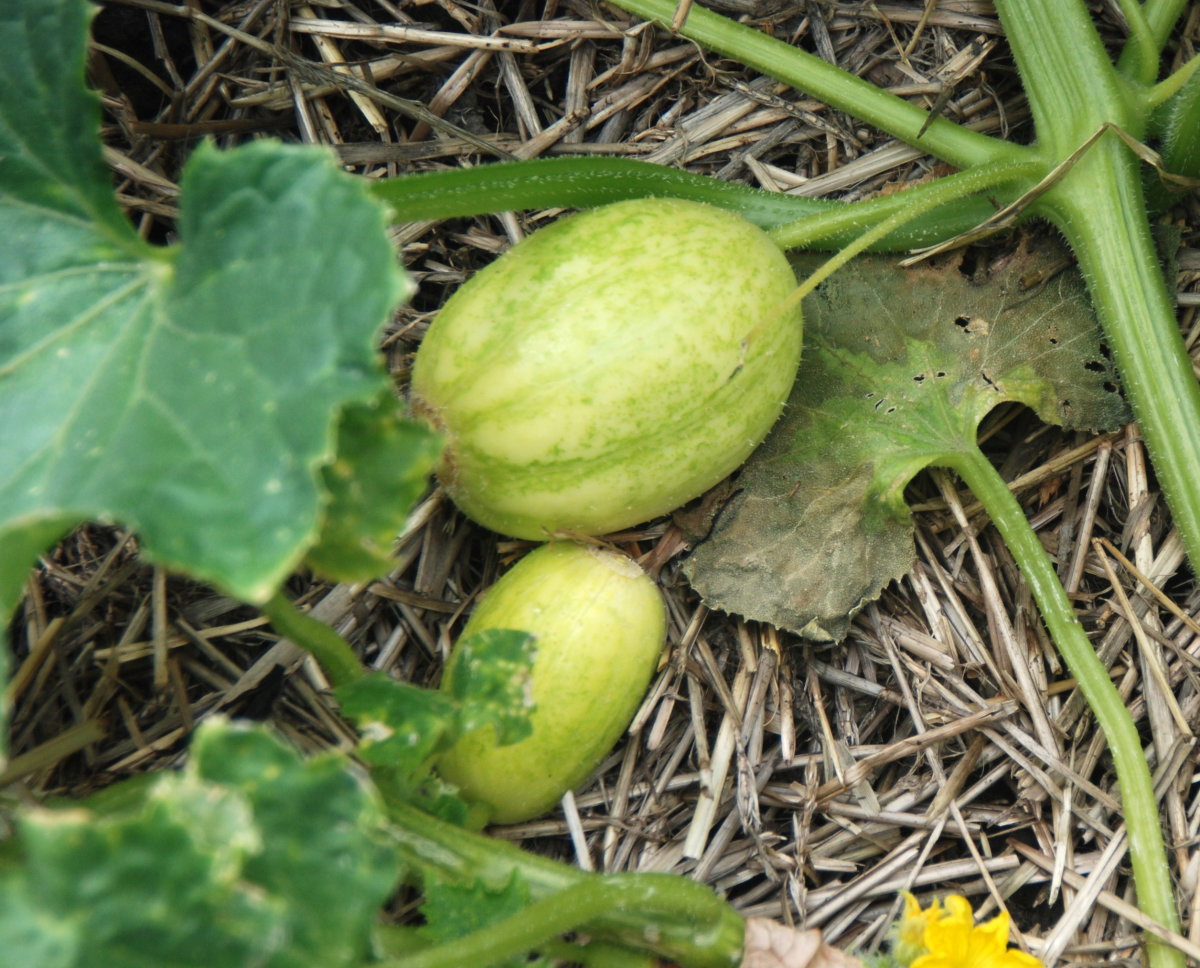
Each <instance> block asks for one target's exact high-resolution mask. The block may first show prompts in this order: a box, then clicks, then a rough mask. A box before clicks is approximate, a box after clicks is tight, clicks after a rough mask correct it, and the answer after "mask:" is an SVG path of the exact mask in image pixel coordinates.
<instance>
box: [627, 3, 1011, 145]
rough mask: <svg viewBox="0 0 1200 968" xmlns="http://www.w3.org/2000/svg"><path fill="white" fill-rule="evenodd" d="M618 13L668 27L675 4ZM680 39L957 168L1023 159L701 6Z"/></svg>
mask: <svg viewBox="0 0 1200 968" xmlns="http://www.w3.org/2000/svg"><path fill="white" fill-rule="evenodd" d="M614 5H615V6H618V7H620V8H621V9H622V10H627V11H629V12H630V13H635V14H637V15H638V16H639V17H644V18H646V19H647V20H654V21H657V22H658V23H659V24H662V25H663V26H667V27H669V26H670V24H671V21H672V18H673V17H674V15H675V8H676V0H614ZM680 33H681V34H682V35H683V36H685V37H687V38H688V39H690V40H694V41H696V42H697V43H699V44H702V45H704V46H705V47H707V48H709V49H710V50H715V51H716V52H717V53H719V54H724V55H726V56H728V57H732V58H734V59H735V60H738V61H740V62H741V63H743V64H745V65H746V66H747V67H753V68H754V69H756V70H760V71H762V72H763V73H764V74H767V75H769V76H770V77H774V78H775V79H776V80H780V81H783V82H784V83H785V84H790V85H791V86H792V87H794V88H796V89H798V90H802V91H804V92H805V93H806V94H808V95H809V96H811V97H813V98H816V99H817V100H819V101H824V102H825V103H826V104H830V105H833V106H834V107H836V108H839V109H840V110H843V111H846V112H847V113H849V114H852V115H854V117H856V118H858V119H860V120H862V121H865V122H866V123H867V124H871V125H874V126H875V127H877V128H879V129H880V130H881V131H886V132H888V133H889V134H891V135H892V136H893V137H896V138H899V139H900V140H902V141H904V142H906V143H908V144H911V145H917V146H919V147H920V148H922V149H923V150H925V151H928V152H929V153H930V154H931V155H934V156H936V157H938V158H941V159H942V160H943V161H946V162H949V163H950V164H952V165H954V166H955V167H956V168H969V167H971V166H972V165H977V164H983V163H987V162H997V161H1003V160H1005V159H1011V160H1018V159H1019V158H1020V157H1021V156H1022V154H1024V150H1023V148H1022V146H1020V145H1016V144H1012V143H1011V142H1007V141H1001V140H999V139H997V138H992V137H989V136H988V135H985V134H980V133H979V132H977V131H972V130H970V129H969V128H966V127H962V126H960V125H957V124H955V123H954V122H952V121H947V120H946V119H945V118H936V119H934V120H933V121H932V122H930V120H929V114H928V113H927V112H926V111H924V110H923V109H921V108H919V107H917V106H916V105H914V104H910V103H909V102H908V101H905V100H903V99H902V98H899V97H897V96H895V95H894V94H888V93H887V92H885V91H882V90H880V89H879V88H878V87H876V86H875V85H874V84H872V83H871V82H870V81H864V80H863V79H862V78H861V77H856V76H855V75H853V74H850V73H848V72H847V71H844V70H842V69H841V68H840V67H835V66H833V65H832V64H828V63H826V62H825V61H823V60H821V58H819V57H817V56H815V55H813V54H809V53H808V52H807V51H803V50H800V49H799V48H796V47H793V46H792V45H791V44H788V43H786V42H784V41H782V40H777V39H775V38H774V37H769V36H767V35H766V34H764V33H762V32H760V31H758V30H755V29H754V28H753V27H747V26H744V25H742V24H739V23H736V22H735V21H733V20H730V19H728V18H727V17H722V16H721V15H720V14H716V13H713V12H711V11H709V10H705V9H704V8H703V7H701V6H700V5H699V4H696V5H694V6H692V7H691V9H690V10H689V11H688V16H687V20H686V21H685V23H684V26H683V28H682V30H680Z"/></svg>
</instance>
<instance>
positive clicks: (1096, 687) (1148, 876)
mask: <svg viewBox="0 0 1200 968" xmlns="http://www.w3.org/2000/svg"><path fill="white" fill-rule="evenodd" d="M946 464H947V466H949V467H950V469H951V470H953V471H954V472H955V473H956V474H958V476H959V477H960V478H962V480H963V482H964V483H965V484H966V485H967V487H969V488H970V489H971V493H972V494H974V495H975V497H976V498H977V499H978V500H979V502H980V503H981V504H982V505H983V507H984V509H985V510H986V511H987V513H988V515H989V516H990V517H991V520H992V523H993V524H994V525H995V526H996V528H997V530H999V532H1000V535H1001V537H1002V538H1003V539H1004V543H1005V544H1006V545H1007V546H1008V549H1009V551H1011V552H1012V556H1013V559H1014V560H1015V561H1016V563H1017V567H1019V568H1020V569H1021V574H1022V575H1023V576H1024V577H1025V581H1026V582H1027V583H1028V585H1029V588H1030V591H1031V592H1032V593H1033V597H1034V600H1035V601H1036V602H1037V604H1038V609H1039V611H1040V612H1041V614H1042V620H1043V621H1044V622H1045V623H1046V628H1047V629H1048V630H1049V632H1050V635H1051V637H1052V638H1053V639H1054V644H1055V645H1056V646H1057V647H1058V651H1059V654H1060V655H1061V656H1062V658H1063V661H1064V662H1065V663H1066V665H1067V668H1068V669H1069V670H1070V672H1071V675H1073V676H1074V677H1075V679H1076V681H1077V682H1078V683H1079V690H1080V692H1082V693H1083V697H1084V699H1086V700H1087V703H1088V705H1089V706H1090V707H1091V709H1092V712H1093V714H1094V715H1095V717H1096V722H1097V723H1098V724H1099V726H1100V729H1101V731H1102V732H1103V733H1104V737H1105V739H1106V740H1107V741H1108V746H1109V750H1110V752H1111V754H1112V758H1113V766H1114V767H1115V769H1116V773H1117V784H1118V786H1119V788H1120V791H1121V802H1122V805H1123V807H1124V816H1125V827H1126V831H1127V833H1128V842H1129V858H1130V862H1131V864H1132V865H1133V877H1134V883H1135V884H1136V886H1137V898H1138V906H1139V907H1140V908H1141V909H1142V910H1143V911H1144V912H1145V913H1146V914H1148V915H1149V916H1150V917H1151V918H1153V919H1154V920H1156V921H1158V923H1159V924H1162V925H1163V926H1164V927H1167V928H1169V929H1170V930H1172V931H1175V932H1178V931H1179V915H1178V913H1177V910H1176V907H1175V893H1174V889H1173V887H1172V885H1171V873H1170V867H1169V866H1168V863H1167V854H1166V849H1165V848H1164V846H1163V838H1162V829H1161V827H1160V825H1159V817H1158V804H1157V801H1156V800H1155V797H1154V784H1153V782H1152V780H1151V776H1150V768H1149V766H1148V764H1147V762H1146V759H1145V755H1144V752H1143V750H1142V743H1141V739H1140V738H1139V736H1138V731H1137V726H1136V725H1135V724H1134V722H1133V717H1132V716H1130V715H1129V710H1128V709H1127V708H1126V707H1125V703H1124V701H1123V700H1122V699H1121V694H1120V693H1119V692H1118V691H1117V688H1116V686H1114V685H1113V683H1112V680H1111V679H1109V677H1108V672H1107V670H1106V669H1105V668H1104V663H1102V662H1101V661H1100V659H1099V658H1098V657H1097V656H1096V653H1095V651H1094V649H1093V647H1092V643H1091V642H1090V641H1089V640H1088V637H1087V634H1086V633H1085V632H1084V629H1083V626H1082V625H1081V624H1080V622H1079V618H1078V616H1077V615H1076V614H1075V610H1074V608H1072V606H1071V602H1070V600H1069V599H1068V598H1067V593H1066V592H1065V591H1064V590H1063V587H1062V584H1061V583H1060V582H1059V580H1058V575H1057V574H1056V573H1055V570H1054V565H1053V564H1052V563H1051V561H1050V558H1049V556H1048V555H1047V554H1046V550H1045V549H1044V548H1043V547H1042V543H1041V541H1039V540H1038V537H1037V535H1036V534H1035V533H1034V531H1033V528H1032V527H1030V525H1029V521H1028V520H1027V519H1026V517H1025V513H1024V511H1023V510H1022V509H1021V505H1020V504H1019V503H1018V501H1017V499H1016V498H1015V497H1013V494H1012V492H1011V491H1010V490H1009V489H1008V486H1007V485H1006V484H1005V483H1004V480H1003V478H1001V477H1000V474H999V473H998V472H997V471H996V469H995V468H994V467H993V466H992V465H991V463H990V462H989V461H988V459H987V458H986V457H985V456H984V455H983V453H982V452H980V451H979V449H978V448H975V447H972V448H971V449H970V450H967V451H961V452H959V453H958V454H956V455H954V456H953V457H950V458H947V460H946ZM1146 953H1147V964H1148V965H1150V968H1183V966H1184V961H1183V955H1182V954H1181V953H1180V952H1178V951H1176V950H1175V949H1174V948H1170V947H1167V946H1166V945H1165V944H1163V943H1162V942H1161V941H1159V940H1158V939H1156V938H1154V937H1153V936H1150V937H1149V938H1148V939H1147V947H1146Z"/></svg>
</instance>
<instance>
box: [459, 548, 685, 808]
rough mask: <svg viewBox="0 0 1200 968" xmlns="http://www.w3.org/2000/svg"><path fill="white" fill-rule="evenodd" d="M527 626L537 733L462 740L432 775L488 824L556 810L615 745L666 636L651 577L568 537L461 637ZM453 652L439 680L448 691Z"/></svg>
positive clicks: (482, 610) (486, 603) (483, 603)
mask: <svg viewBox="0 0 1200 968" xmlns="http://www.w3.org/2000/svg"><path fill="white" fill-rule="evenodd" d="M493 628H510V629H523V630H524V631H527V632H529V633H531V634H532V635H534V636H535V643H534V647H535V648H536V650H537V652H536V655H535V658H534V663H533V672H532V675H531V677H530V684H531V690H532V698H533V702H534V711H533V713H532V714H531V719H532V725H533V732H532V733H531V734H530V735H529V736H528V737H526V738H525V739H523V740H521V741H520V742H519V743H513V744H511V745H509V746H498V745H497V744H496V735H495V732H494V730H493V729H492V727H491V726H486V727H484V728H482V729H479V730H476V731H475V732H473V733H468V734H467V735H466V736H464V737H462V738H461V739H460V740H459V741H458V743H457V744H456V745H455V746H454V747H453V748H452V749H451V750H450V751H449V752H447V753H446V754H445V755H443V756H442V758H441V759H440V760H439V761H438V766H437V768H438V772H440V773H441V775H442V776H443V777H444V778H445V779H447V780H449V781H450V782H451V783H453V784H454V785H455V786H457V787H458V788H459V790H460V791H461V792H462V794H463V795H464V796H465V797H466V798H467V799H469V800H472V801H475V802H477V803H479V804H482V805H483V806H484V807H486V808H487V809H488V810H489V818H490V820H492V821H493V822H495V823H516V822H518V821H521V820H528V819H529V818H531V817H536V816H538V815H539V814H542V813H545V812H546V811H547V810H549V809H551V808H552V807H553V806H554V805H555V804H556V803H557V802H558V800H559V798H560V797H561V796H562V795H563V793H565V792H566V791H567V790H570V789H573V788H574V787H576V786H578V785H579V784H580V783H581V782H583V780H585V779H587V777H588V775H589V774H591V773H592V771H593V770H595V769H596V767H597V766H598V765H599V763H600V761H601V760H602V759H603V758H604V757H605V755H607V753H608V752H609V751H610V750H611V749H612V748H613V746H614V745H615V744H616V742H617V740H618V739H619V738H620V736H621V733H622V732H624V730H625V729H626V727H627V726H628V725H629V722H630V720H631V719H632V718H633V714H634V712H635V711H636V710H637V707H638V705H639V703H641V701H642V697H643V696H644V694H645V692H646V687H647V686H648V685H649V683H650V679H651V677H652V676H653V675H654V670H655V667H656V665H657V662H658V656H659V653H660V652H661V650H662V647H663V642H664V640H665V638H666V609H665V607H664V605H663V601H662V596H661V594H660V593H659V591H658V588H657V586H656V585H655V583H654V581H653V580H652V579H651V578H650V577H649V576H648V575H646V574H645V573H644V572H643V571H642V569H641V568H640V567H639V566H638V564H637V563H636V562H635V561H633V560H632V559H631V558H628V557H627V556H625V555H622V554H619V553H616V552H612V551H607V550H604V549H601V548H594V547H585V546H582V545H577V544H574V543H573V542H569V541H568V542H555V543H554V544H549V545H542V546H541V547H540V548H538V549H536V550H535V551H532V552H530V553H529V554H528V555H526V556H525V557H524V558H523V559H521V561H519V562H518V563H517V564H516V565H515V566H514V567H513V568H512V570H510V571H509V572H508V573H507V574H505V575H504V577H502V578H501V579H500V580H499V581H498V582H496V584H495V585H493V586H492V587H491V588H490V589H488V591H487V593H486V594H485V595H484V596H483V598H482V599H481V600H480V602H479V604H478V606H476V608H475V611H474V613H473V614H472V615H471V618H470V620H469V621H468V622H467V625H466V628H464V629H463V635H464V636H466V635H469V634H471V633H473V632H481V631H484V630H485V629H493ZM457 655H458V653H457V652H454V653H451V656H450V661H449V662H448V663H447V665H446V670H445V674H444V676H443V683H442V685H443V688H449V687H450V685H451V684H452V683H453V681H454V676H455V674H456V669H457V666H456V658H457Z"/></svg>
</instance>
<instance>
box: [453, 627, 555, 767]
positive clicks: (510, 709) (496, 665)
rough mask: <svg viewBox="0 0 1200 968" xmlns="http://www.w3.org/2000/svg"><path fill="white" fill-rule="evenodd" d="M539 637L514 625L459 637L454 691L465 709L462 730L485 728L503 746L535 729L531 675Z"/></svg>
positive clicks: (461, 721) (519, 739)
mask: <svg viewBox="0 0 1200 968" xmlns="http://www.w3.org/2000/svg"><path fill="white" fill-rule="evenodd" d="M536 646H537V642H536V639H535V638H534V637H533V636H532V635H530V634H529V633H528V632H521V631H517V630H515V629H484V630H483V631H481V632H475V633H473V634H471V635H468V636H465V637H464V638H462V639H460V640H459V641H458V642H457V643H456V644H455V646H454V648H455V649H456V650H458V653H459V655H458V658H457V659H456V660H455V661H456V665H455V674H454V684H453V686H452V687H451V695H452V696H453V697H454V698H455V699H456V700H457V701H458V703H459V708H460V710H461V713H460V717H459V722H458V728H459V730H460V733H471V732H474V731H475V730H477V729H482V728H483V727H484V726H491V727H493V728H494V729H495V732H496V742H497V743H498V744H499V745H500V746H507V745H509V744H510V743H517V742H520V741H521V740H523V739H524V738H525V737H526V736H528V735H529V734H530V733H531V732H532V731H533V726H532V725H531V723H530V721H529V714H530V713H531V712H533V698H532V696H531V694H530V691H529V690H530V684H529V674H530V670H531V669H532V668H533V657H534V651H535V649H536Z"/></svg>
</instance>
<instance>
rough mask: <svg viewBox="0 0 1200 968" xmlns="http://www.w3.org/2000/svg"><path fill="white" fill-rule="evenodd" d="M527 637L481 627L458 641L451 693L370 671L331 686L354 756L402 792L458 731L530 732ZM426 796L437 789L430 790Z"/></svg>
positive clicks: (513, 737) (514, 737)
mask: <svg viewBox="0 0 1200 968" xmlns="http://www.w3.org/2000/svg"><path fill="white" fill-rule="evenodd" d="M533 643H534V639H533V636H531V635H530V634H529V633H528V632H520V631H515V630H512V629H485V630H484V631H482V632H478V633H475V634H472V635H469V636H466V637H465V638H463V639H461V640H460V641H459V642H458V644H457V645H455V649H459V650H465V651H463V654H462V658H461V659H460V663H459V674H458V675H457V676H456V677H455V681H454V689H453V691H452V692H451V691H446V690H440V691H437V690H431V689H422V688H420V687H419V686H414V685H412V684H411V683H407V682H400V681H398V680H395V679H392V678H391V677H390V676H388V675H387V674H386V673H382V672H373V673H370V674H368V675H366V676H362V677H361V678H359V679H355V680H354V681H353V682H348V683H346V684H345V685H343V686H340V687H339V688H338V690H337V699H338V705H339V706H340V707H341V711H342V714H343V715H344V716H346V718H348V719H349V720H351V721H352V722H353V723H354V724H355V726H357V727H358V731H359V734H360V737H361V738H360V740H359V748H358V751H359V755H360V756H361V757H362V758H363V759H364V760H365V761H366V762H368V763H370V764H372V765H373V766H376V767H384V768H386V769H387V770H388V782H389V783H392V784H397V785H398V787H399V788H400V789H402V790H405V791H414V790H416V789H417V787H418V786H420V785H421V784H423V783H424V782H425V780H426V777H427V776H428V769H429V766H430V764H431V763H432V761H433V759H434V757H436V756H437V754H439V753H442V752H445V751H446V750H447V749H449V748H450V747H451V746H452V745H453V744H454V743H455V742H456V741H457V740H458V738H459V737H460V736H462V735H464V734H465V733H469V732H472V731H474V730H476V729H480V728H482V727H483V726H492V727H494V728H495V730H496V735H497V736H498V737H500V742H501V743H515V742H518V741H519V740H522V739H524V738H525V737H526V736H528V735H529V734H530V732H531V731H532V728H533V727H532V725H531V724H530V721H529V714H530V713H531V712H532V711H533V703H532V701H531V699H530V697H529V676H530V672H531V670H532V668H533V651H534V650H533ZM427 792H428V793H429V795H430V796H431V797H435V798H436V797H437V796H438V795H440V794H441V793H442V792H444V791H440V790H437V789H431V790H429V791H427Z"/></svg>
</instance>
